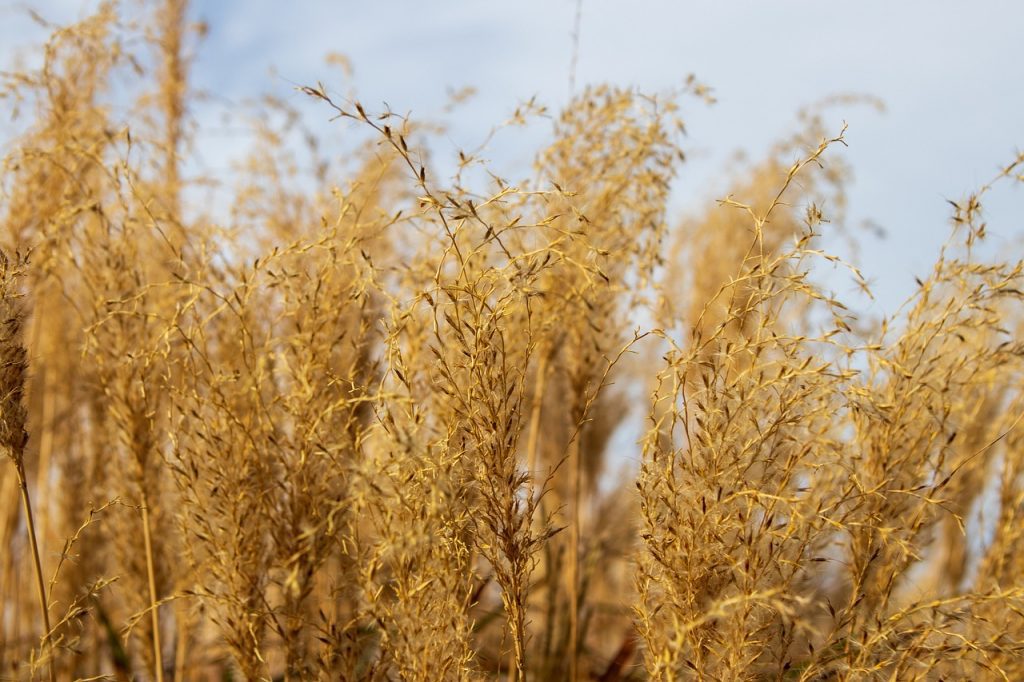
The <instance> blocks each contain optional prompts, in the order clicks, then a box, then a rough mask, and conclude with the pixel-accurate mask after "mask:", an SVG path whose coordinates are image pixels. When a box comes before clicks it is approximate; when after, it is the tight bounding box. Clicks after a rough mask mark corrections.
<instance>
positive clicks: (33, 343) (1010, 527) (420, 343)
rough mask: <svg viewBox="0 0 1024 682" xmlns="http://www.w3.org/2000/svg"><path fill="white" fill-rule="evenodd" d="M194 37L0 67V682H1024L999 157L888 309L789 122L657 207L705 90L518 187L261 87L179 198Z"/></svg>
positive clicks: (184, 28) (314, 91)
mask: <svg viewBox="0 0 1024 682" xmlns="http://www.w3.org/2000/svg"><path fill="white" fill-rule="evenodd" d="M186 16H187V15H186V6H185V1H184V0H161V2H159V3H154V4H153V6H152V8H147V9H146V11H144V12H142V14H141V16H133V17H132V18H131V19H129V18H127V17H126V16H123V15H121V14H119V10H118V8H117V7H116V6H115V5H108V4H104V5H102V6H101V9H100V10H99V12H98V13H97V14H95V15H94V16H91V17H89V18H87V19H85V20H83V21H81V22H80V23H78V24H75V25H73V26H69V27H65V28H54V29H53V34H52V36H51V38H50V39H49V41H48V43H47V44H46V46H45V51H44V52H43V59H42V61H41V65H40V67H39V68H38V69H37V70H28V71H24V72H19V73H6V74H5V76H4V81H3V83H4V85H3V90H2V95H3V101H4V103H5V107H7V109H8V110H9V111H11V112H12V113H13V112H17V113H18V116H19V118H18V121H19V126H20V127H19V134H18V137H17V138H16V139H13V140H11V141H9V144H8V145H7V146H6V149H7V152H8V153H7V155H6V157H5V158H4V161H3V171H2V173H3V174H2V181H0V192H2V201H0V247H2V251H0V449H2V450H3V452H4V458H3V459H0V547H3V550H4V551H3V552H2V553H0V679H5V680H6V679H10V680H23V679H49V680H71V679H76V680H77V679H82V680H97V679H111V680H129V679H138V680H160V681H161V682H162V681H163V680H228V679H234V680H238V679H246V680H262V679H268V680H269V679H272V680H277V679H286V680H312V679H323V680H397V679H401V680H423V681H424V682H434V681H438V680H448V679H458V680H464V679H473V680H477V679H480V680H482V679H507V680H513V681H515V680H525V679H532V680H602V681H604V682H611V681H614V680H645V679H654V680H683V679H695V680H801V681H806V682H810V681H812V680H814V681H824V680H915V679H922V680H925V679H927V680H933V679H934V680H958V679H975V680H988V679H992V680H1018V679H1022V678H1024V610H1022V609H1024V559H1022V557H1024V443H1022V442H1021V438H1022V437H1024V428H1021V426H1020V421H1021V418H1022V417H1024V390H1022V387H1024V384H1022V380H1024V346H1022V344H1021V342H1020V341H1019V336H1020V333H1021V331H1022V323H1024V301H1022V299H1024V262H1022V261H1020V260H1017V254H1015V253H1012V252H1008V251H1002V252H1000V253H999V254H997V255H998V257H999V259H997V260H986V259H984V258H982V257H981V256H980V255H979V254H980V253H986V254H987V253H989V251H990V249H984V248H982V245H983V242H984V240H985V237H986V225H985V219H986V218H985V213H984V210H983V202H984V201H985V200H986V198H987V197H988V196H989V195H990V194H991V193H993V192H996V191H1001V190H1003V188H1005V187H1010V186H1013V185H1015V184H1017V183H1019V182H1021V181H1022V180H1024V155H1018V156H1017V157H1016V158H1012V157H1011V158H1010V159H1009V162H1008V163H1007V165H1006V166H1005V167H1004V169H1003V170H1002V172H1000V173H998V174H997V175H996V176H995V177H993V179H992V180H991V182H990V183H988V184H985V185H983V186H981V187H978V188H975V189H974V190H973V192H972V193H970V194H967V195H965V198H964V199H962V200H960V201H956V202H951V203H952V205H951V207H950V214H951V221H950V228H949V240H948V242H947V245H946V246H945V247H944V249H943V251H942V253H941V256H940V257H939V258H938V260H937V261H936V262H935V264H934V267H933V269H932V270H931V271H930V272H928V273H922V274H920V276H919V278H918V282H917V283H918V288H917V290H916V292H915V293H914V295H913V296H912V297H911V298H910V299H909V300H908V301H907V302H906V303H905V304H904V305H903V306H902V307H901V308H899V309H898V310H895V311H892V312H891V314H890V315H889V316H888V317H885V318H881V319H873V318H869V317H867V316H862V315H858V314H856V311H855V305H853V304H852V303H851V302H850V301H845V302H844V301H842V300H838V299H837V297H836V295H835V294H833V293H831V291H830V289H829V288H828V287H826V286H825V285H824V284H823V275H822V273H824V272H830V273H833V274H831V275H829V277H835V276H836V275H835V274H834V273H835V272H840V273H842V274H841V275H840V276H841V277H843V278H845V280H848V281H850V282H853V283H856V284H857V285H858V286H859V287H860V288H861V289H862V290H863V291H864V292H865V293H866V294H869V293H870V291H869V285H868V284H867V283H866V282H865V281H864V279H863V277H862V276H861V274H860V272H859V270H858V269H857V267H856V264H854V263H845V262H843V261H842V260H841V259H840V258H838V257H837V256H835V255H833V254H832V253H831V252H829V251H828V250H827V245H826V244H825V243H824V242H825V241H827V240H825V239H824V237H825V236H826V235H827V234H828V233H829V230H830V229H832V223H830V219H832V218H834V217H836V216H833V215H830V214H829V211H839V210H841V208H842V207H843V205H844V197H845V194H844V187H845V184H846V182H847V179H848V172H847V171H848V169H847V167H846V166H845V165H844V163H843V161H842V149H843V147H844V146H845V144H846V142H845V139H844V132H845V129H844V128H842V127H840V128H838V129H831V128H830V127H829V125H828V124H827V123H826V122H825V119H824V117H823V116H820V115H819V114H818V112H817V111H816V110H813V109H812V110H809V111H808V112H806V114H805V116H804V117H803V118H802V119H801V124H800V127H799V129H797V130H796V131H795V132H794V133H793V135H792V136H791V137H790V138H787V139H785V140H782V141H781V142H780V143H779V144H778V145H777V147H776V150H775V151H774V152H773V153H772V154H771V155H770V156H769V157H767V158H764V159H761V160H759V161H756V162H751V163H748V164H745V165H743V166H739V167H738V170H737V171H736V175H735V177H733V178H732V179H731V189H730V190H729V192H728V195H727V198H723V199H720V200H718V201H711V202H709V204H708V206H707V209H706V211H704V212H703V213H702V214H700V215H697V216H691V217H689V218H687V219H685V220H681V219H679V217H678V216H676V215H673V214H671V213H670V211H669V209H668V201H669V191H670V187H671V184H672V182H673V179H674V177H675V175H676V172H677V170H678V168H679V166H680V164H682V163H684V162H685V161H684V159H685V155H684V153H683V147H682V145H683V144H684V142H685V138H684V137H683V133H682V128H683V126H682V121H681V116H682V113H683V112H684V111H685V110H686V109H687V107H701V106H707V101H708V100H710V94H709V90H708V88H707V87H706V86H704V85H702V84H701V83H700V82H698V81H697V80H694V79H691V80H689V81H687V83H686V85H685V86H684V87H681V88H680V89H679V90H678V91H676V92H667V93H658V94H655V93H644V92H639V91H636V90H632V89H624V88H618V87H613V86H603V87H589V88H586V89H583V90H581V91H580V92H579V93H578V95H577V96H576V97H575V98H573V100H572V101H571V103H570V104H569V105H568V106H567V107H566V108H565V109H564V110H562V111H560V112H548V111H546V110H545V109H544V108H543V107H542V106H541V105H540V104H537V103H535V102H531V103H529V104H527V105H524V106H523V107H521V108H520V109H519V110H518V111H517V112H516V115H515V116H513V117H512V119H511V120H510V121H509V122H508V123H507V124H506V125H509V126H517V125H524V124H526V123H529V122H536V121H538V120H543V117H544V116H550V117H551V134H550V138H549V143H548V144H547V146H545V147H543V148H540V149H538V150H536V154H535V164H534V169H533V177H532V178H531V179H528V180H522V181H516V182H513V181H511V180H508V179H504V178H501V177H498V175H497V174H496V172H490V171H491V169H490V168H489V167H488V165H487V163H486V161H484V157H485V154H484V152H482V151H480V152H471V151H470V150H465V151H464V152H460V153H459V155H458V159H457V160H455V161H453V163H454V165H455V167H456V168H457V170H456V173H455V175H454V176H453V177H440V176H439V174H438V173H437V172H436V171H435V170H434V168H436V166H437V163H436V162H432V161H431V153H430V150H431V149H433V147H432V146H431V143H432V140H433V139H434V138H435V137H436V136H437V135H440V134H442V133H439V132H438V130H437V126H436V125H434V124H432V123H431V122H429V121H416V120H410V119H409V118H407V117H405V116H401V115H398V114H396V113H394V112H391V111H388V110H373V111H371V110H370V109H369V108H364V106H363V105H362V104H360V103H358V102H356V101H349V100H347V99H344V98H341V97H338V96H335V95H334V94H333V93H332V92H331V91H330V90H329V89H327V88H325V87H324V86H322V85H319V84H309V85H308V86H306V87H303V88H301V89H300V92H301V93H302V94H303V95H304V101H308V102H312V103H314V104H315V105H316V111H317V112H318V115H319V116H320V117H321V118H322V119H331V118H333V119H336V120H335V125H337V126H346V130H347V136H346V139H348V140H350V141H351V144H349V146H348V147H347V148H344V149H334V148H330V147H328V146H327V145H326V144H325V143H324V142H323V141H322V140H318V139H317V138H316V137H315V136H314V135H312V134H311V133H310V132H309V131H308V129H307V128H306V127H305V123H304V120H303V118H302V117H301V116H300V115H299V113H298V112H297V111H295V110H293V109H292V108H290V107H289V105H288V104H287V103H283V102H280V101H273V100H269V99H264V100H260V101H259V102H258V103H257V104H254V105H252V106H253V110H252V111H251V112H249V113H247V114H246V115H247V116H250V118H251V120H252V121H253V123H252V125H253V128H254V131H255V133H254V134H255V138H256V141H255V143H254V144H253V145H252V148H251V153H250V154H249V155H248V157H247V158H246V161H245V163H244V164H243V165H242V166H241V167H240V168H238V169H236V170H235V171H232V172H231V173H228V174H226V175H225V176H224V177H207V176H202V175H196V174H194V173H192V172H190V169H192V168H193V167H194V166H193V165H192V164H191V163H190V161H191V159H192V156H193V155H195V154H197V153H200V152H201V150H197V149H196V148H195V146H194V144H193V142H194V141H195V139H196V129H195V125H194V123H195V122H194V121H193V119H192V118H190V115H189V112H190V110H191V108H192V107H193V106H194V104H195V102H196V101H198V99H199V97H200V93H197V92H195V91H194V90H192V89H191V88H190V81H189V73H190V70H191V69H193V68H197V65H196V64H194V63H193V60H192V58H191V54H192V53H191V51H190V48H189V46H191V45H193V44H194V42H195V41H196V40H197V35H196V32H197V31H198V29H197V28H196V27H193V26H190V25H189V24H188V23H187V21H186ZM1013 142H1014V141H1013V140H1008V141H1007V146H1008V148H1009V147H1011V146H1012V144H1013ZM965 189H970V188H965ZM210 197H215V198H216V201H215V202H214V201H211V200H209V198H210ZM709 199H714V197H711V198H709ZM938 227H941V226H938ZM864 257H867V258H870V254H864ZM637 396H642V397H641V398H637ZM634 432H635V433H638V434H639V442H636V443H634V442H632V441H633V440H634V439H632V438H629V437H628V435H629V434H632V433H634ZM623 434H626V435H627V437H625V438H624V437H623Z"/></svg>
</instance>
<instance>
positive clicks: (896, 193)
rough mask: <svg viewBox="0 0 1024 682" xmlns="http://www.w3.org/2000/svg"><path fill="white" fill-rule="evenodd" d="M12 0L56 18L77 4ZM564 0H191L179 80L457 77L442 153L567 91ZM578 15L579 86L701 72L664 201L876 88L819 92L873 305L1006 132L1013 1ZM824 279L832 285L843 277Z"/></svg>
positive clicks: (400, 106)
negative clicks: (685, 151)
mask: <svg viewBox="0 0 1024 682" xmlns="http://www.w3.org/2000/svg"><path fill="white" fill-rule="evenodd" d="M29 5H30V6H31V7H32V8H33V9H36V10H37V11H39V12H40V13H42V14H43V15H44V16H46V17H47V18H50V19H52V20H54V21H58V22H63V21H70V20H73V19H75V18H76V17H79V16H81V15H82V13H83V12H84V11H85V10H84V9H83V8H84V7H89V6H92V5H94V3H92V2H85V3H83V2H72V1H71V0H45V1H40V2H33V3H29ZM25 7H26V5H25V4H24V3H11V2H7V1H6V0H0V64H7V63H9V61H10V59H11V58H12V56H13V54H14V53H15V52H16V51H17V50H18V49H21V48H23V47H24V46H26V45H28V44H30V43H31V42H33V41H35V40H39V39H40V38H41V37H42V36H41V35H40V33H39V32H38V31H37V30H36V29H34V28H32V26H31V23H30V22H29V21H28V20H27V19H25V17H24V8H25ZM575 11H576V1H575V0H519V1H517V2H515V3H497V2H485V1H483V0H461V1H455V0H431V1H429V2H424V1H422V0H420V1H418V2H413V1H411V0H408V1H407V0H401V1H399V0H395V1H392V2H367V1H366V0H363V1H362V2H351V1H349V0H336V1H335V2H308V1H307V2H303V1H301V0H295V1H294V2H290V3H283V2H271V1H270V0H248V1H244V2H243V1H242V0H206V1H201V2H196V3H195V4H194V6H193V8H192V14H193V16H194V17H195V18H202V19H204V20H206V21H207V22H208V23H209V25H210V33H209V35H208V37H207V39H206V40H205V41H204V42H203V43H202V45H201V47H200V51H199V57H198V62H197V65H196V70H195V74H194V81H195V83H196V85H197V86H199V87H200V88H203V89H206V90H209V91H212V92H217V93H220V95H222V96H223V97H224V98H226V99H227V100H232V99H235V100H240V99H242V98H244V97H246V96H251V95H256V94H259V93H261V92H272V93H275V94H277V95H279V96H282V97H285V98H288V99H291V100H298V99H301V98H302V97H303V96H302V95H300V94H298V93H296V92H295V90H294V84H296V83H298V84H306V83H314V82H316V81H318V80H323V81H324V82H325V83H326V84H327V85H328V86H329V87H331V88H333V89H334V90H335V91H337V92H340V93H345V92H348V91H349V89H350V88H353V89H354V90H355V92H356V93H357V94H358V96H359V98H360V100H361V101H363V102H364V103H365V104H366V105H367V108H379V107H380V106H381V104H382V102H384V101H386V102H388V104H390V105H391V107H392V108H394V109H395V110H396V111H411V112H412V114H413V116H414V117H418V118H436V117H439V116H441V114H442V110H443V108H444V105H445V103H446V101H447V92H448V91H449V90H451V89H458V88H461V87H464V86H475V87H476V88H477V91H478V93H477V95H476V97H475V98H474V99H473V100H472V101H470V102H469V103H468V104H466V105H464V106H462V107H461V108H459V109H458V110H456V111H455V112H454V113H452V114H451V115H449V116H447V117H446V120H448V121H449V122H450V127H449V131H448V133H447V140H448V141H449V142H450V145H451V147H450V151H451V153H453V154H454V153H455V152H456V150H457V149H458V148H460V147H461V148H468V147H473V146H475V144H476V143H478V142H479V141H480V140H481V139H482V138H483V137H484V136H485V135H486V133H487V131H488V130H489V129H490V127H491V126H492V125H493V124H495V123H498V122H500V121H501V120H503V119H505V118H506V117H507V115H508V114H509V113H510V112H511V111H512V109H514V108H515V106H516V104H517V103H518V102H520V101H522V100H525V99H528V98H529V97H531V96H533V95H536V96H537V97H538V99H539V100H540V101H542V102H544V103H545V104H547V105H549V106H550V107H551V108H552V109H557V108H558V107H560V106H561V105H562V104H564V103H565V102H566V100H567V98H568V95H569V72H570V61H571V55H572V41H571V38H570V34H571V32H572V29H573V20H574V15H575ZM581 17H582V20H581V25H580V29H581V30H580V39H579V53H578V54H579V58H578V67H577V74H576V81H577V84H578V86H579V85H583V84H587V83H598V82H612V83H616V84H621V85H636V86H639V87H641V88H644V89H648V90H652V91H656V90H664V89H667V88H670V87H673V86H676V85H678V84H680V83H681V82H682V81H683V79H684V78H685V77H686V75H687V74H689V73H694V74H696V75H697V76H698V77H699V78H700V79H701V80H702V81H703V82H706V83H707V84H709V85H710V86H712V87H713V88H714V92H715V95H716V97H717V98H718V103H717V104H716V105H715V106H713V107H704V106H702V105H698V104H697V103H696V102H693V103H691V104H690V105H689V108H688V112H687V115H686V119H687V124H688V128H689V133H690V137H689V139H688V140H687V146H688V148H689V150H690V158H691V162H690V163H689V164H687V165H686V167H685V168H684V169H683V170H682V173H681V175H680V178H679V182H678V187H677V188H676V192H675V198H674V206H675V208H676V209H678V210H679V211H685V210H687V209H688V208H692V207H694V206H696V205H698V204H699V203H700V202H702V201H707V200H710V199H714V198H715V197H717V196H719V195H720V194H721V193H722V192H723V191H724V188H725V185H724V184H723V181H722V180H723V176H722V169H723V167H724V166H725V164H726V162H727V161H728V160H729V159H730V158H731V157H732V155H733V154H734V153H735V152H736V151H738V150H743V151H745V152H747V153H748V154H749V155H750V156H752V157H754V158H756V157H757V156H758V155H759V154H761V153H763V152H764V150H765V149H767V148H768V147H769V146H770V145H771V144H772V143H773V142H774V141H776V140H777V139H779V138H780V137H782V136H784V135H786V134H787V133H789V132H791V131H793V130H794V125H795V114H796V111H797V110H798V109H799V108H800V107H801V106H804V105H807V104H809V103H812V102H814V101H816V100H818V99H820V98H822V97H824V96H827V95H830V94H837V93H851V92H854V93H866V94H870V95H874V96H877V97H879V98H881V99H882V100H884V102H885V104H886V106H887V112H886V113H885V114H879V113H878V112H875V111H874V110H871V109H869V108H867V107H864V106H849V107H845V108H844V107H838V108H835V109H832V110H829V117H830V120H834V127H835V128H836V129H837V130H838V128H839V127H840V125H841V123H842V121H843V120H846V121H847V122H848V123H849V126H850V128H849V131H848V134H847V140H848V142H849V145H850V146H849V149H848V150H845V151H843V152H841V153H842V154H843V155H844V157H845V158H846V160H847V161H848V162H849V163H851V164H852V165H853V168H854V172H855V175H856V180H855V182H854V184H853V185H852V187H851V189H850V201H851V206H850V218H851V223H854V224H856V223H859V222H861V221H864V220H871V221H873V222H875V223H877V224H879V225H881V226H882V227H884V228H885V230H886V232H887V235H888V236H887V237H886V238H885V239H878V238H876V237H872V236H870V235H868V234H865V235H864V238H863V253H862V263H861V264H862V266H863V269H864V271H865V274H866V275H867V276H868V278H869V279H871V280H873V281H874V288H875V290H876V293H877V294H878V298H879V300H878V302H877V303H875V304H873V305H872V306H871V307H870V308H869V310H870V311H871V312H875V313H880V312H883V311H889V312H891V311H892V310H893V309H894V308H895V306H896V304H897V303H898V302H899V300H901V299H902V298H903V297H904V296H906V295H907V294H908V293H909V292H910V291H911V290H912V288H913V286H914V284H913V277H914V275H915V274H920V273H922V272H926V271H927V269H928V268H929V266H930V264H931V263H932V261H933V260H934V258H935V256H936V255H937V253H938V249H939V247H940V245H941V244H942V242H943V241H944V239H945V237H946V235H947V229H948V228H947V217H948V208H949V207H948V204H947V203H946V201H945V200H946V199H957V198H959V197H961V196H962V195H963V194H964V193H965V192H967V191H968V190H970V189H972V188H973V187H975V186H977V185H978V184H980V183H982V182H984V181H985V180H987V179H989V178H990V177H991V176H992V175H993V174H994V173H995V172H996V169H997V168H998V167H999V166H1000V165H1001V164H1004V163H1006V162H1007V161H1009V160H1010V159H1011V158H1012V156H1013V155H1014V151H1015V150H1016V149H1018V148H1020V147H1021V146H1022V145H1024V117H1022V116H1021V113H1022V105H1024V59H1021V58H1020V47H1019V45H1020V38H1021V35H1020V32H1021V29H1022V27H1024V3H1020V2H1011V1H1009V0H1007V1H1004V2H996V1H989V0H975V1H974V2H970V3H967V2H951V1H947V0H930V1H928V2H923V1H918V0H902V1H900V2H894V1H892V0H890V1H879V0H857V1H856V2H844V3H837V2H823V1H821V0H801V1H796V0H792V1H782V0H779V1H777V2H766V1H764V0H759V1H754V0H748V1H742V2H741V1H726V0H721V1H718V2H710V1H709V2H692V1H689V0H687V1H677V2H669V1H667V0H661V1H655V0H630V1H629V2H625V1H623V0H617V1H615V0H583V4H582V14H581ZM332 51H335V52H340V53H343V54H345V55H346V56H347V57H348V58H349V59H350V60H351V62H352V65H353V67H354V70H355V71H354V78H353V79H352V81H351V82H346V81H345V79H344V78H343V77H342V76H341V73H340V71H339V70H338V69H336V68H331V67H329V66H327V65H326V64H325V61H324V56H325V55H326V54H327V53H329V52H332ZM218 107H221V108H222V107H223V104H222V103H220V102H213V103H211V104H209V105H206V106H204V107H201V108H200V109H197V110H196V111H195V112H194V113H195V115H196V116H197V117H198V119H199V123H200V125H201V126H203V125H205V126H210V127H211V128H215V127H216V126H217V125H218V121H219V116H220V114H219V111H218ZM326 118H327V115H326V112H325V113H324V119H326ZM324 125H327V124H326V122H325V123H324ZM540 139H541V138H539V137H536V138H535V139H534V138H530V137H529V135H527V136H526V138H525V139H524V138H522V137H519V138H513V140H512V141H511V142H510V143H508V144H505V145H498V146H496V147H495V148H494V150H493V152H492V157H491V158H492V161H493V162H494V163H495V165H496V166H497V167H498V169H499V170H502V169H507V170H508V171H509V172H510V173H511V174H513V175H515V174H516V173H515V171H516V169H518V168H521V167H522V166H523V164H524V163H526V162H528V160H529V157H530V154H531V153H532V147H531V144H529V143H532V142H534V141H536V142H539V141H540ZM211 144H213V145H214V146H213V148H212V151H211V148H210V147H209V146H208V145H205V144H204V150H205V151H204V154H205V155H206V157H207V160H208V163H211V164H213V163H215V162H213V161H210V159H212V158H220V157H221V156H230V154H231V153H232V146H231V145H232V143H231V141H230V140H228V139H223V140H219V141H218V140H216V139H212V141H211ZM217 145H220V146H219V147H218V146H217ZM437 151H438V152H439V153H442V154H443V153H444V152H445V151H446V150H445V149H444V144H443V143H442V144H441V145H440V146H439V147H438V150H437ZM1022 198H1024V197H1022V195H1021V192H1020V191H1019V190H1018V191H1013V190H1003V191H1002V192H1001V193H1000V194H998V195H996V197H995V198H994V201H992V202H991V203H990V205H989V208H990V218H991V221H990V225H991V227H990V231H991V232H992V235H993V236H992V241H993V244H994V248H1003V247H1005V246H1006V245H1007V244H1008V243H1009V242H1011V241H1014V242H1015V241H1016V240H1017V238H1018V236H1019V235H1020V234H1021V228H1024V225H1022V224H1021V221H1020V220H1019V219H1018V217H1019V216H1020V215H1021V213H1020V211H1019V206H1020V202H1021V199H1022ZM835 286H836V288H837V289H838V291H839V293H840V294H846V293H848V290H847V289H846V288H845V284H844V282H843V281H838V280H837V282H836V283H835Z"/></svg>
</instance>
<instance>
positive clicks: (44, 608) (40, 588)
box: [15, 451, 57, 682]
mask: <svg viewBox="0 0 1024 682" xmlns="http://www.w3.org/2000/svg"><path fill="white" fill-rule="evenodd" d="M15 456H16V457H17V462H16V464H17V466H16V467H15V469H16V470H17V472H18V486H19V487H20V488H21V504H22V507H23V509H24V510H25V525H26V527H27V529H28V543H29V548H30V550H31V551H32V565H33V568H34V569H35V575H36V594H37V595H38V597H39V611H40V612H41V613H42V616H43V627H44V630H43V640H42V641H43V650H44V652H45V654H46V656H47V661H46V664H47V671H48V673H49V676H50V682H54V680H56V679H57V678H56V675H55V673H54V670H53V651H52V650H51V647H50V644H51V641H50V634H51V633H50V606H49V604H48V603H47V599H46V584H45V581H44V580H43V564H42V562H41V561H40V560H39V545H38V543H37V541H36V523H35V518H34V517H33V515H32V501H31V500H30V499H29V494H28V482H27V481H26V480H25V465H24V463H23V458H24V451H22V452H19V453H17V454H16V455H15Z"/></svg>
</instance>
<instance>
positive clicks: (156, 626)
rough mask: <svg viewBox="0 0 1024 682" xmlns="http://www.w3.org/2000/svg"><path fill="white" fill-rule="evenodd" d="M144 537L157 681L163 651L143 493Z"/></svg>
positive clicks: (161, 672) (160, 679) (161, 673)
mask: <svg viewBox="0 0 1024 682" xmlns="http://www.w3.org/2000/svg"><path fill="white" fill-rule="evenodd" d="M142 539H143V543H144V545H145V550H146V578H147V580H148V581H149V617H150V619H151V622H152V623H153V667H154V668H155V670H154V674H155V676H156V680H157V682H163V680H164V663H163V651H162V649H161V646H160V614H159V610H158V603H157V594H156V572H155V570H154V568H153V541H152V538H151V533H150V524H149V495H147V494H146V492H145V489H143V493H142Z"/></svg>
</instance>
